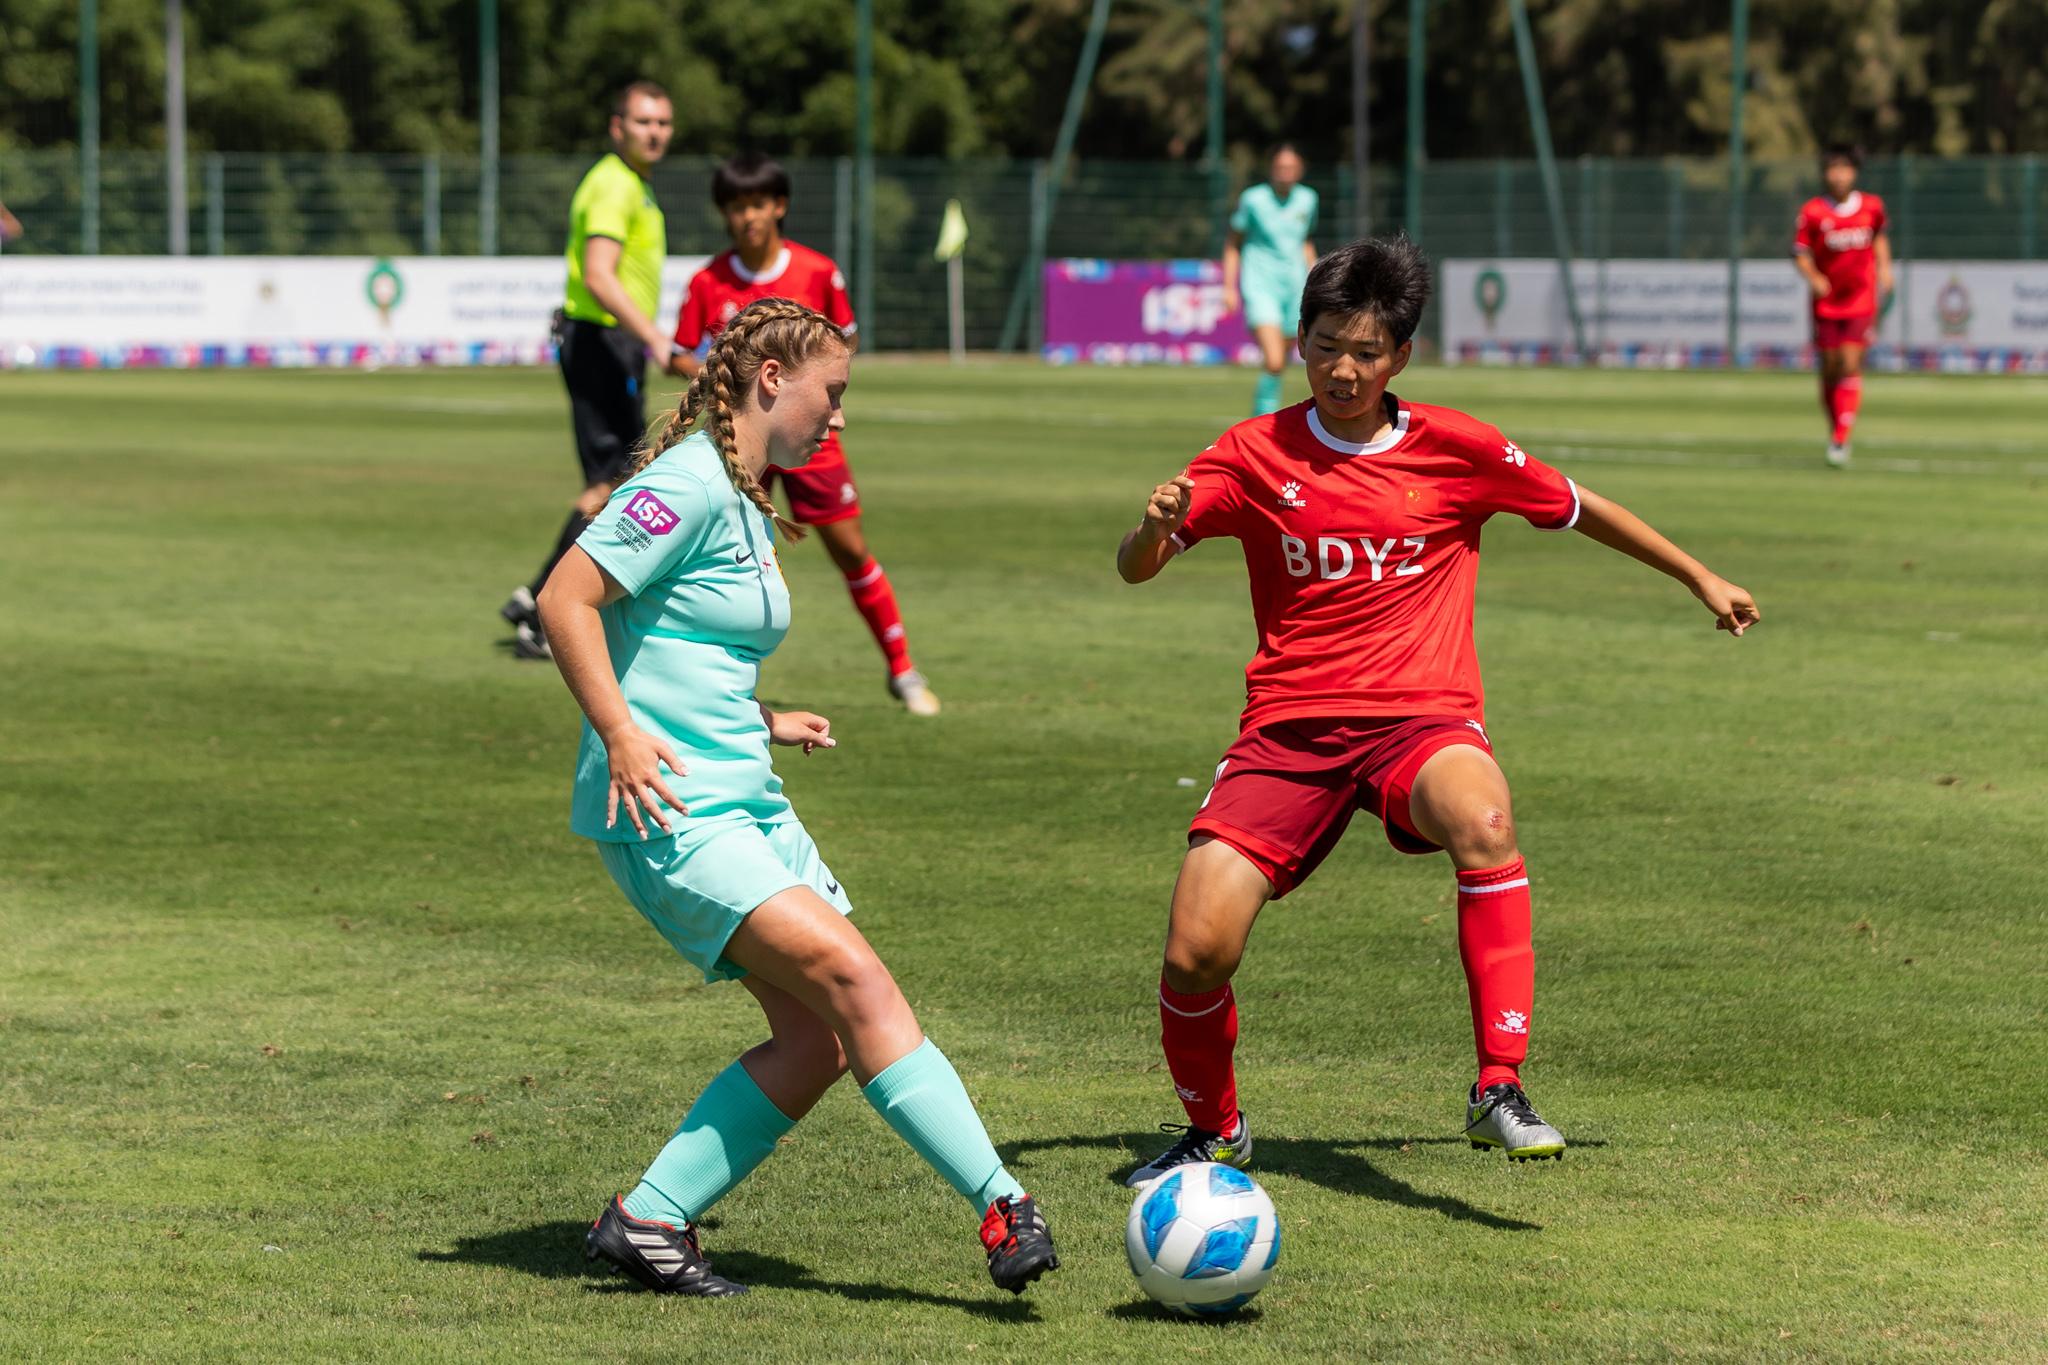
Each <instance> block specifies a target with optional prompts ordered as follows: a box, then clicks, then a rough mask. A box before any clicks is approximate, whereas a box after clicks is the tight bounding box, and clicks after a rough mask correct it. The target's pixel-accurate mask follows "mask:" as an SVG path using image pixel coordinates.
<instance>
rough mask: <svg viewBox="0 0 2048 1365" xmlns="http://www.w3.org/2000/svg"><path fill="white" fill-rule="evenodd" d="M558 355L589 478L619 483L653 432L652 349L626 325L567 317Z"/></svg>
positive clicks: (589, 481)
mask: <svg viewBox="0 0 2048 1365" xmlns="http://www.w3.org/2000/svg"><path fill="white" fill-rule="evenodd" d="M558 335H559V341H558V344H557V356H558V358H559V360H560V362H561V366H562V383H563V384H564V385H566V386H567V387H568V390H569V422H570V425H571V426H573V427H574V428H575V430H576V458H577V459H578V460H580V461H582V463H583V482H584V485H585V486H586V487H588V486H589V485H591V484H594V483H616V482H618V480H619V479H620V478H622V477H623V476H624V474H625V469H626V462H627V461H628V460H630V459H631V458H632V455H633V450H634V448H635V447H636V446H638V445H639V444H640V439H641V437H643V436H645V435H646V434H647V409H646V406H645V396H646V395H645V393H644V390H645V388H646V379H647V350H646V348H645V347H643V346H642V345H641V344H640V339H639V338H638V337H636V336H634V335H633V334H632V333H630V332H628V331H626V329H625V328H623V327H602V326H599V325H598V324H597V323H594V322H579V321H577V320H576V319H574V318H564V319H562V320H561V324H560V331H559V334H558Z"/></svg>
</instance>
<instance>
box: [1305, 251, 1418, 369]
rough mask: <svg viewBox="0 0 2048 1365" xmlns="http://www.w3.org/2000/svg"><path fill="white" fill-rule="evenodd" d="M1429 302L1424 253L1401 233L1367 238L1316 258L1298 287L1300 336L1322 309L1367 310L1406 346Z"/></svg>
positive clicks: (1398, 342)
mask: <svg viewBox="0 0 2048 1365" xmlns="http://www.w3.org/2000/svg"><path fill="white" fill-rule="evenodd" d="M1428 302H1429V258H1428V257H1426V256H1424V255H1423V254H1422V248H1421V247H1419V246H1417V245H1415V243H1413V242H1411V241H1409V240H1408V238H1407V237H1406V236H1405V235H1400V234H1397V235H1395V236H1392V237H1367V238H1364V239H1363V240H1360V241H1356V242H1352V243H1349V244H1348V245H1345V246H1340V247H1338V248H1337V249H1336V250H1335V251H1332V252H1330V253H1329V254H1328V255H1327V256H1323V257H1321V258H1319V259H1318V260H1317V261H1316V263H1315V268H1314V269H1312V270H1310V271H1309V272H1308V285H1307V287H1306V288H1304V289H1303V290H1302V291H1301V331H1302V334H1303V335H1304V336H1306V335H1307V334H1308V330H1309V328H1311V327H1313V326H1314V325H1315V322H1316V319H1317V318H1319V317H1321V316H1322V315H1323V314H1325V313H1343V314H1351V313H1370V314H1372V315H1373V317H1374V318H1376V319H1378V321H1379V323H1380V325H1381V326H1383V327H1385V328H1386V329H1387V330H1388V331H1389V332H1392V333H1393V334H1394V344H1395V345H1396V346H1405V345H1407V344H1408V342H1409V340H1410V339H1412V338H1413V337H1414V335H1415V329H1416V327H1417V326H1418V325H1419V324H1420V323H1421V322H1422V309H1423V306H1424V305H1425V304H1427V303H1428Z"/></svg>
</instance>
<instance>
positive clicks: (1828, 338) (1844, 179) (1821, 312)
mask: <svg viewBox="0 0 2048 1365" xmlns="http://www.w3.org/2000/svg"><path fill="white" fill-rule="evenodd" d="M1862 165H1863V153H1862V152H1860V151H1858V150H1857V149H1856V148H1854V147H1850V146H1846V145H1843V144H1839V143H1838V144H1836V145H1835V146H1832V147H1830V148H1828V149H1827V151H1826V152H1825V153H1823V154H1822V156H1821V162H1820V174H1821V181H1822V183H1824V184H1825V185H1826V186H1827V193H1826V194H1817V195H1815V196H1814V197H1813V198H1811V199H1809V200H1807V201H1806V203H1805V204H1804V205H1803V206H1801V208H1800V210H1799V225H1798V227H1797V228H1796V229H1795V230H1794V233H1793V241H1792V261H1793V263H1794V264H1795V265H1797V266H1798V267H1799V273H1800V274H1801V275H1803V276H1805V278H1806V287H1807V288H1808V289H1811V290H1812V291H1813V347H1814V349H1815V350H1816V351H1818V352H1820V406H1821V410H1822V411H1823V412H1825V413H1826V414H1827V417H1828V463H1829V464H1831V465H1833V466H1835V467H1836V468H1837V469H1840V468H1841V467H1842V466H1844V465H1846V464H1848V463H1849V435H1850V433H1851V432H1852V431H1854V430H1855V427H1856V410H1857V409H1858V408H1859V407H1861V406H1862V404H1863V353H1864V351H1865V350H1867V349H1868V348H1869V346H1870V338H1871V335H1872V334H1873V333H1874V332H1876V330H1877V314H1878V310H1879V309H1880V308H1882V307H1883V305H1884V300H1885V299H1886V298H1887V297H1888V296H1889V295H1890V294H1891V292H1892V244H1891V239H1890V238H1889V237H1887V236H1886V235H1885V213H1884V201H1883V200H1882V199H1879V198H1878V197H1877V196H1876V195H1874V194H1865V193H1863V192H1862V191H1861V190H1858V189H1857V188H1856V173H1857V171H1858V170H1859V169H1860V168H1861V167H1862Z"/></svg>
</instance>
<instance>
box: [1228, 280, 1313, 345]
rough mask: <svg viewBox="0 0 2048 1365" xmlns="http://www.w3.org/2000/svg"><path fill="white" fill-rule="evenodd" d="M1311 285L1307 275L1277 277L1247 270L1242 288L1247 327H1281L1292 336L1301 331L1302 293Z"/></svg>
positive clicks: (1241, 293) (1240, 291)
mask: <svg viewBox="0 0 2048 1365" xmlns="http://www.w3.org/2000/svg"><path fill="white" fill-rule="evenodd" d="M1307 284H1308V277H1307V276H1306V275H1287V276H1274V275H1271V274H1268V273H1267V272H1264V271H1260V272H1256V273H1255V272H1252V271H1246V272H1245V279H1244V280H1243V282H1242V283H1241V284H1240V285H1239V286H1238V293H1239V294H1240V295H1241V296H1242V297H1243V299H1244V325H1245V326H1246V327H1247V328H1257V327H1278V328H1279V329H1280V330H1281V331H1283V332H1285V333H1287V334H1288V335H1289V336H1292V335H1293V334H1294V333H1295V332H1297V331H1299V330H1300V328H1301V291H1302V289H1303V288H1304V287H1305V286H1306V285H1307Z"/></svg>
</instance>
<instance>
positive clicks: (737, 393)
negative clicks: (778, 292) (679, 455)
mask: <svg viewBox="0 0 2048 1365" xmlns="http://www.w3.org/2000/svg"><path fill="white" fill-rule="evenodd" d="M835 345H836V346H842V347H843V346H845V345H846V334H845V333H844V332H842V331H840V330H839V328H837V327H835V326H833V325H832V323H831V322H830V321H829V320H828V319H827V318H826V317H825V316H824V315H823V314H821V313H817V312H813V311H812V310H811V309H809V308H806V307H804V306H803V305H802V304H799V303H793V302H791V301H790V300H788V299H762V300H761V301H760V302H758V303H753V304H749V305H748V306H747V307H745V308H743V309H741V310H740V311H739V313H738V314H737V315H735V316H734V318H733V319H732V321H730V322H728V323H727V324H726V325H725V330H724V331H722V332H720V333H719V334H718V338H717V340H715V341H713V342H712V343H711V351H710V353H709V354H708V355H706V356H705V357H704V364H703V366H702V368H700V369H699V370H698V371H697V376H696V378H694V379H693V380H691V381H690V387H689V390H688V392H686V393H685V394H684V395H683V398H682V402H681V403H679V404H678V405H677V406H676V410H675V411H674V412H673V413H671V414H670V415H669V418H668V420H667V421H666V422H664V423H662V425H661V429H660V431H659V432H657V433H656V434H655V435H654V436H652V437H651V438H649V439H648V440H646V441H644V442H642V443H641V445H640V448H639V450H638V451H636V452H635V453H634V457H633V463H632V464H631V466H629V468H628V470H627V477H628V478H630V477H632V476H633V475H634V474H638V473H639V472H640V471H641V470H643V469H645V468H647V466H648V465H650V464H652V463H653V462H654V460H655V458H656V457H657V456H659V455H660V454H661V452H663V451H664V450H667V449H668V448H669V447H671V446H673V445H675V444H676V443H677V442H678V441H680V440H682V439H683V437H684V436H685V435H686V434H687V433H688V432H689V430H690V428H691V427H692V426H694V425H696V423H697V421H698V419H699V418H702V419H703V420H704V424H705V430H706V434H708V435H709V436H710V437H711V444H712V445H713V446H715V447H717V449H718V458H719V461H720V463H722V464H723V465H724V466H725V476H726V478H728V479H730V480H731V481H732V486H733V489H734V490H735V491H736V492H737V493H738V494H739V495H740V496H741V497H743V498H745V499H746V500H747V501H748V502H750V503H752V504H753V505H754V506H755V507H757V508H759V509H760V511H761V513H762V515H764V516H767V517H769V518H771V519H773V521H774V522H775V529H776V530H778V531H780V532H781V533H782V534H783V535H784V536H785V537H787V538H788V539H790V540H802V539H803V537H804V528H803V527H801V526H799V525H798V524H797V523H795V522H793V521H791V520H790V519H789V518H787V517H785V516H783V515H782V514H781V513H780V512H778V511H776V510H775V503H774V501H773V500H772V499H770V498H769V496H768V490H767V489H765V488H763V487H762V486H761V481H760V480H759V479H757V478H755V477H754V476H753V475H751V474H749V473H748V472H747V471H746V468H745V467H744V466H743V465H742V464H741V463H740V458H739V446H738V442H737V440H736V437H735V433H734V430H733V420H732V419H733V412H734V410H735V409H737V408H740V407H742V406H744V405H745V403H746V402H747V386H748V385H749V384H750V383H752V382H753V379H754V376H756V375H758V374H759V373H760V372H761V362H762V361H764V360H769V359H773V360H777V361H780V362H781V363H782V365H783V366H784V367H785V368H787V369H792V370H794V369H797V368H799V367H801V366H802V365H803V364H804V363H805V362H807V361H809V360H811V359H812V358H813V357H815V356H816V355H817V354H818V353H819V352H820V351H822V350H824V349H826V348H827V347H828V346H835Z"/></svg>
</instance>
